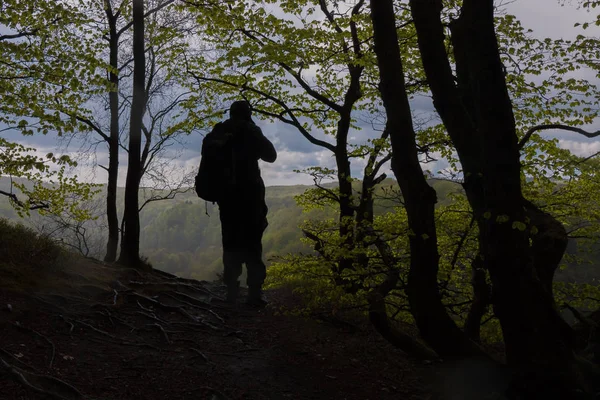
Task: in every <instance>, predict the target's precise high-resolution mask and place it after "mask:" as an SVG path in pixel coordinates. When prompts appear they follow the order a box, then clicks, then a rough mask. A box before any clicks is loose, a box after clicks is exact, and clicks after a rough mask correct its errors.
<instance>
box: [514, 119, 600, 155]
mask: <svg viewBox="0 0 600 400" xmlns="http://www.w3.org/2000/svg"><path fill="white" fill-rule="evenodd" d="M549 129H560V130H563V131H570V132H575V133H579V134H581V135H583V136H585V137H586V138H590V139H591V138H595V137H598V136H600V130H599V131H596V132H588V131H586V130H584V129H581V128H577V127H574V126H569V125H563V124H545V125H537V126H534V127H532V128H529V130H528V131H527V133H526V134H525V136H523V139H521V141H520V142H519V150H521V149H522V148H523V147H525V145H526V144H527V142H528V141H529V139H531V135H533V134H534V133H536V132H538V131H543V130H549Z"/></svg>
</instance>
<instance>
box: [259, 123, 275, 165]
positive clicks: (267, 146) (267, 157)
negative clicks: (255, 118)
mask: <svg viewBox="0 0 600 400" xmlns="http://www.w3.org/2000/svg"><path fill="white" fill-rule="evenodd" d="M254 134H255V135H254V137H255V138H256V141H257V143H256V144H257V148H258V157H259V158H260V159H261V160H263V161H266V162H268V163H273V162H275V160H277V151H276V150H275V146H273V143H271V141H270V140H269V139H267V137H266V136H265V135H263V133H262V131H261V130H260V128H259V127H255V129H254Z"/></svg>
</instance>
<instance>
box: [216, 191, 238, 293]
mask: <svg viewBox="0 0 600 400" xmlns="http://www.w3.org/2000/svg"><path fill="white" fill-rule="evenodd" d="M219 211H220V212H219V217H220V219H221V235H222V239H223V282H224V283H225V285H227V301H228V302H230V303H235V301H236V299H237V295H238V292H239V288H240V282H239V281H238V279H239V277H240V275H241V274H242V263H243V262H244V260H243V247H242V244H241V243H243V241H242V240H243V237H241V236H240V229H239V222H238V220H239V215H238V213H237V208H236V207H235V204H234V203H232V202H230V201H224V202H220V203H219Z"/></svg>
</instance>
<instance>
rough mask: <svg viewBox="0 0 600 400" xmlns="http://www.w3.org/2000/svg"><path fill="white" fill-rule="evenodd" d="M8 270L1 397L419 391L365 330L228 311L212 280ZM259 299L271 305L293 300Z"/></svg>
mask: <svg viewBox="0 0 600 400" xmlns="http://www.w3.org/2000/svg"><path fill="white" fill-rule="evenodd" d="M9 265H10V263H7V264H0V308H1V309H2V311H1V312H0V328H1V329H0V369H1V370H3V374H0V398H2V399H7V400H8V399H44V398H57V399H313V398H314V399H317V398H318V399H322V398H335V399H398V398H402V399H424V398H428V396H427V394H426V384H425V383H424V382H423V381H422V380H421V379H420V378H419V376H418V375H419V373H421V372H424V371H422V369H423V368H425V367H423V366H420V365H414V364H412V363H411V362H410V361H408V360H407V359H406V357H405V356H404V355H403V354H402V353H401V352H399V351H397V350H395V349H394V348H391V347H390V346H389V345H388V344H387V343H385V342H384V341H383V340H382V339H380V338H379V337H378V336H377V335H376V334H375V333H373V332H372V331H371V329H370V328H369V327H368V325H365V326H358V325H353V324H349V323H342V322H341V321H338V320H334V319H330V318H327V319H321V320H317V319H304V318H299V317H291V316H279V315H276V314H277V312H276V311H275V308H273V307H271V308H268V309H264V310H255V309H251V308H248V307H246V306H244V305H241V304H240V305H239V306H238V307H237V308H232V307H230V306H228V305H227V304H225V303H224V302H223V301H222V299H223V297H224V294H225V289H224V287H222V286H220V285H219V284H218V283H209V282H198V281H193V280H187V279H181V278H177V277H175V276H173V275H170V274H166V273H164V272H160V271H156V270H155V271H152V272H138V271H136V270H132V269H122V268H119V267H115V266H111V265H108V264H104V263H101V262H98V261H93V260H85V259H75V260H73V259H71V260H69V262H68V263H67V262H66V263H64V265H61V267H58V270H53V271H51V272H49V271H40V270H39V269H38V270H35V269H34V268H31V269H28V268H23V267H21V268H14V267H10V266H9ZM242 295H244V293H242ZM268 295H269V297H270V299H271V301H272V302H273V303H274V304H275V305H276V307H277V306H279V305H282V304H285V303H286V302H289V301H295V300H294V299H293V296H292V295H291V294H289V293H286V291H278V292H271V293H268Z"/></svg>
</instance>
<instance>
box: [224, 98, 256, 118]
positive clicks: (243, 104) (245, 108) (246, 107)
mask: <svg viewBox="0 0 600 400" xmlns="http://www.w3.org/2000/svg"><path fill="white" fill-rule="evenodd" d="M229 115H230V116H231V117H232V118H239V119H246V120H249V119H250V117H251V116H252V109H251V108H250V103H248V102H247V101H246V100H240V101H234V102H233V104H231V107H230V108H229Z"/></svg>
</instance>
